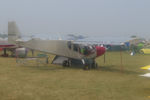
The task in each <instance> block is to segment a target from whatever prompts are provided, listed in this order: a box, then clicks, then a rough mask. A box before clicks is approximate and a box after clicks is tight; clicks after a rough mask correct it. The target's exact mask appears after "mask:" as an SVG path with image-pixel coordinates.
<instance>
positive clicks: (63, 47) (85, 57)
mask: <svg viewBox="0 0 150 100" xmlns="http://www.w3.org/2000/svg"><path fill="white" fill-rule="evenodd" d="M8 26H9V27H8V41H9V42H10V43H13V44H15V45H17V46H22V47H25V48H28V49H32V50H37V51H41V52H44V53H49V54H53V55H56V56H55V58H54V59H53V61H52V63H53V64H61V65H63V66H64V67H69V66H72V65H73V64H75V65H77V64H79V65H83V68H84V69H91V68H96V67H97V64H96V62H95V59H96V58H97V57H99V56H102V55H103V54H104V53H105V51H106V49H105V47H102V46H95V45H87V44H79V43H76V42H75V41H70V40H42V39H38V38H32V39H30V40H27V41H23V40H22V39H21V38H20V35H21V34H20V32H19V31H18V29H17V26H16V23H15V22H14V21H12V22H8Z"/></svg>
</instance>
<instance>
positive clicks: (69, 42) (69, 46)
mask: <svg viewBox="0 0 150 100" xmlns="http://www.w3.org/2000/svg"><path fill="white" fill-rule="evenodd" d="M68 48H69V49H71V41H68Z"/></svg>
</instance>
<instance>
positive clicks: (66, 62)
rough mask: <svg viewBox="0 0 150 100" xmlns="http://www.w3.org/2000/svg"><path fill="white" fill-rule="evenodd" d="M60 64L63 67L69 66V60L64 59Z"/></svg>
mask: <svg viewBox="0 0 150 100" xmlns="http://www.w3.org/2000/svg"><path fill="white" fill-rule="evenodd" d="M62 66H63V67H70V66H71V61H70V60H69V59H68V60H64V61H63V63H62Z"/></svg>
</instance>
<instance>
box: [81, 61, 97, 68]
mask: <svg viewBox="0 0 150 100" xmlns="http://www.w3.org/2000/svg"><path fill="white" fill-rule="evenodd" d="M84 61H85V64H84V66H83V69H84V70H90V69H96V68H98V65H97V63H96V62H95V59H84Z"/></svg>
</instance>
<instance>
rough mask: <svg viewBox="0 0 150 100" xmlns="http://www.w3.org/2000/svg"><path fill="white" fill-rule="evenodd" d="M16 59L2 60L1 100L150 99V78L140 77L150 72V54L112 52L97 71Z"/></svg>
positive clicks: (0, 78)
mask: <svg viewBox="0 0 150 100" xmlns="http://www.w3.org/2000/svg"><path fill="white" fill-rule="evenodd" d="M15 61H16V60H15V59H14V58H3V57H0V100H149V99H150V98H148V96H150V78H145V77H140V76H139V75H140V74H144V73H146V72H148V71H146V70H141V69H140V67H142V66H145V65H148V64H150V55H140V54H137V55H135V56H130V55H129V53H128V52H123V69H124V71H123V72H121V71H120V69H121V67H120V53H119V52H108V53H107V54H106V63H105V64H104V63H103V56H102V57H99V58H98V59H97V62H98V64H99V65H100V67H99V68H98V69H96V70H87V71H85V70H82V69H81V68H63V67H61V66H56V65H51V64H50V65H48V66H44V65H43V66H38V67H37V66H30V65H29V66H28V65H25V66H21V65H17V64H16V62H15Z"/></svg>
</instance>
